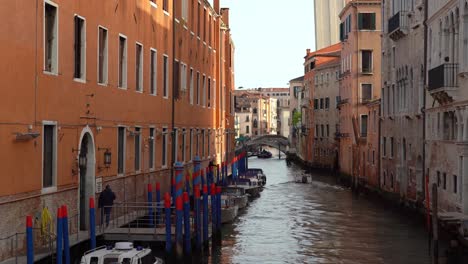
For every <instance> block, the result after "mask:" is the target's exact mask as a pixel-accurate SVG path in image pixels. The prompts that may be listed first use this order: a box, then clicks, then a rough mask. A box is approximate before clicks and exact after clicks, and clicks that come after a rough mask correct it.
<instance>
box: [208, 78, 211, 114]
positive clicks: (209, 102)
mask: <svg viewBox="0 0 468 264" xmlns="http://www.w3.org/2000/svg"><path fill="white" fill-rule="evenodd" d="M210 107H211V78H210V77H208V108H210Z"/></svg>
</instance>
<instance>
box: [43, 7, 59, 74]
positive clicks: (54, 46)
mask: <svg viewBox="0 0 468 264" xmlns="http://www.w3.org/2000/svg"><path fill="white" fill-rule="evenodd" d="M57 9H58V7H57V6H55V5H53V4H52V3H49V2H45V3H44V71H46V72H50V73H55V74H57V73H58V12H57Z"/></svg>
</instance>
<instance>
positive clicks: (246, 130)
mask: <svg viewBox="0 0 468 264" xmlns="http://www.w3.org/2000/svg"><path fill="white" fill-rule="evenodd" d="M245 133H246V134H250V127H249V126H246V127H245Z"/></svg>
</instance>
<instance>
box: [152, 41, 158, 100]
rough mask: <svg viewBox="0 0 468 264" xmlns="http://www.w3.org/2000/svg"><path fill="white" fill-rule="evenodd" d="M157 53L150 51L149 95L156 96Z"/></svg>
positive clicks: (153, 50)
mask: <svg viewBox="0 0 468 264" xmlns="http://www.w3.org/2000/svg"><path fill="white" fill-rule="evenodd" d="M157 65H158V59H157V53H156V50H155V49H150V94H151V95H156V94H158V92H157V91H158V90H157V87H158V86H157V83H158V81H157V80H158V74H157Z"/></svg>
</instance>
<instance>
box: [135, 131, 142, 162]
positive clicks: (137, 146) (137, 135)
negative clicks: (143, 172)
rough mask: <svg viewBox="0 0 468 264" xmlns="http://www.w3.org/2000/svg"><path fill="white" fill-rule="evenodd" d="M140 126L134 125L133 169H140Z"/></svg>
mask: <svg viewBox="0 0 468 264" xmlns="http://www.w3.org/2000/svg"><path fill="white" fill-rule="evenodd" d="M140 132H141V128H139V127H135V171H140V169H141V166H140V164H141V161H140V160H141V159H140V156H141V134H140Z"/></svg>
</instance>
